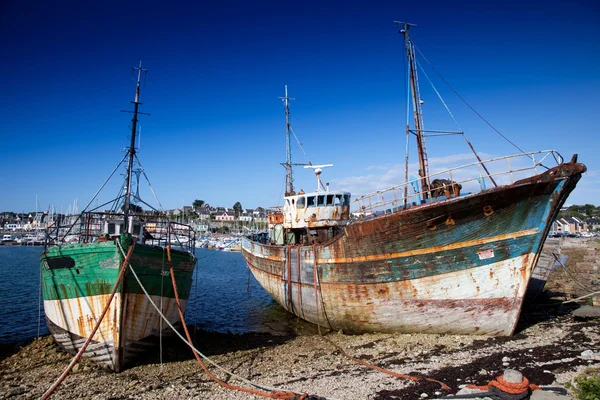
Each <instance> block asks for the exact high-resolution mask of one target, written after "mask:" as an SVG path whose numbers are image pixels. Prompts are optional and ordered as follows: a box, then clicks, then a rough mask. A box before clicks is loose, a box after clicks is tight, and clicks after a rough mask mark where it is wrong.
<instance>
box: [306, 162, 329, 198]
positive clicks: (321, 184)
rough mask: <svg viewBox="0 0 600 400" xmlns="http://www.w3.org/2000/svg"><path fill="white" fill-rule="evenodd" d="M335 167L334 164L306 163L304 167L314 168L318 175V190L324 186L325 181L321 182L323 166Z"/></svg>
mask: <svg viewBox="0 0 600 400" xmlns="http://www.w3.org/2000/svg"><path fill="white" fill-rule="evenodd" d="M327 167H333V164H323V165H305V166H304V168H310V169H312V170H313V172H314V173H315V175H316V176H317V192H320V191H321V188H324V187H325V186H323V182H321V172H323V168H327Z"/></svg>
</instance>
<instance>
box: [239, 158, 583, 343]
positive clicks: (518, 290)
mask: <svg viewBox="0 0 600 400" xmlns="http://www.w3.org/2000/svg"><path fill="white" fill-rule="evenodd" d="M583 171H585V167H584V166H583V165H581V164H576V163H569V164H563V165H561V166H559V167H556V168H555V169H551V170H549V171H547V172H546V173H544V174H541V175H537V176H535V177H533V178H529V179H526V180H523V181H519V182H516V183H515V184H512V185H507V186H503V187H498V188H495V189H490V190H488V191H484V192H481V193H478V194H472V195H467V196H464V197H459V198H452V199H448V200H444V201H438V202H432V203H428V204H423V205H421V206H417V207H412V208H408V209H406V210H401V211H396V212H392V213H388V214H383V215H380V216H376V217H371V218H365V219H362V220H357V221H353V222H351V223H350V224H348V225H347V226H346V227H345V228H344V229H343V231H342V232H341V233H340V234H339V235H337V236H336V237H335V238H334V239H332V240H331V241H329V242H327V243H322V244H319V245H314V246H276V245H265V244H260V243H257V242H253V241H251V240H249V239H245V240H244V241H243V245H242V251H243V254H244V257H245V258H246V261H247V263H248V266H249V268H250V270H251V271H252V272H253V274H254V276H255V278H256V279H257V280H258V281H259V283H261V285H262V286H263V287H264V288H265V290H266V291H267V292H269V293H270V294H271V295H272V296H273V297H274V298H275V299H276V300H277V301H278V302H279V303H280V304H281V305H282V306H283V307H284V308H286V309H287V310H288V311H290V312H292V313H294V314H296V315H298V316H299V317H301V318H303V319H305V320H307V321H309V322H312V323H316V324H319V325H321V326H325V327H328V328H330V329H334V330H339V329H343V330H347V331H355V332H423V333H458V334H485V335H511V334H512V333H513V332H514V329H515V327H516V324H517V322H518V318H519V314H520V310H521V307H522V304H523V299H524V296H525V291H526V289H527V284H528V282H529V280H530V278H531V275H532V270H533V266H535V265H536V262H537V258H538V257H539V254H540V251H541V248H542V246H543V242H544V240H545V238H546V235H547V231H548V229H549V226H550V224H551V222H552V221H553V219H554V218H555V217H556V214H557V213H558V211H559V210H560V206H561V205H562V204H563V203H564V201H565V200H566V197H567V196H568V194H569V193H570V192H571V191H572V189H573V188H574V186H575V184H576V182H577V180H578V179H579V177H580V175H581V172H583Z"/></svg>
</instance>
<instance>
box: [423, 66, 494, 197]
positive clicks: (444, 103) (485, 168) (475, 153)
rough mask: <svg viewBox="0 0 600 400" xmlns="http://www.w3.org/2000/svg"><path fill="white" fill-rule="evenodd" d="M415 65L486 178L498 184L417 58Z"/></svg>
mask: <svg viewBox="0 0 600 400" xmlns="http://www.w3.org/2000/svg"><path fill="white" fill-rule="evenodd" d="M417 65H418V66H419V68H420V69H421V72H423V74H424V75H425V78H427V81H428V82H429V84H430V85H431V87H432V88H433V90H434V92H435V94H437V96H438V98H439V99H440V101H441V102H442V104H443V105H444V107H445V108H446V111H448V114H450V118H452V120H453V121H454V123H455V124H456V127H457V128H458V130H459V132H460V133H461V135H462V137H463V139H465V141H466V142H467V144H468V145H469V147H470V148H471V150H472V151H473V154H474V155H475V157H476V158H477V161H479V163H480V164H481V166H482V167H483V169H484V170H485V172H486V173H487V175H488V178H489V179H490V181H492V183H493V184H494V186H496V187H497V186H498V185H497V184H496V181H495V180H494V178H492V174H490V171H489V170H488V169H487V167H486V166H485V164H484V163H483V161H482V160H481V158H479V155H478V154H477V152H476V151H475V148H474V147H473V145H472V144H471V142H470V141H469V139H467V135H465V132H464V131H463V130H462V129H461V128H460V125H458V121H457V120H456V118H454V115H453V114H452V112H451V111H450V108H449V107H448V105H447V104H446V102H445V101H444V99H443V98H442V95H441V94H440V92H438V90H437V88H436V87H435V85H434V84H433V82H432V81H431V79H429V75H427V72H425V69H423V66H421V63H420V62H419V61H418V60H417Z"/></svg>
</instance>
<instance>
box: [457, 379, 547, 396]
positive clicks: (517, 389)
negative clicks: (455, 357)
mask: <svg viewBox="0 0 600 400" xmlns="http://www.w3.org/2000/svg"><path fill="white" fill-rule="evenodd" d="M467 387H468V388H470V389H479V390H486V391H487V390H489V389H490V388H491V387H495V388H498V389H500V390H501V391H503V392H504V393H508V394H521V393H524V392H526V391H528V390H532V391H533V390H540V387H539V386H538V385H534V384H530V383H529V379H527V378H525V377H523V380H522V381H521V382H518V383H513V382H506V381H505V380H504V377H503V376H502V375H500V376H499V377H497V378H496V379H494V380H491V381H490V382H489V383H488V384H487V385H483V386H477V385H467Z"/></svg>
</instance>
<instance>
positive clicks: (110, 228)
mask: <svg viewBox="0 0 600 400" xmlns="http://www.w3.org/2000/svg"><path fill="white" fill-rule="evenodd" d="M108 234H109V235H114V234H115V224H113V223H110V224H108Z"/></svg>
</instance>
